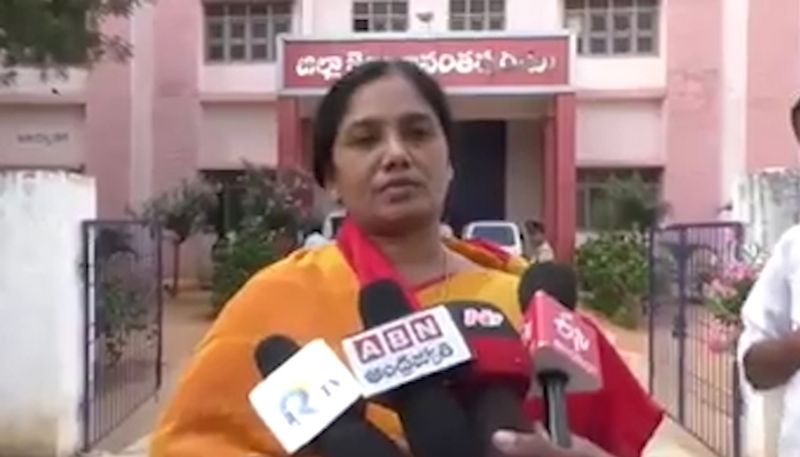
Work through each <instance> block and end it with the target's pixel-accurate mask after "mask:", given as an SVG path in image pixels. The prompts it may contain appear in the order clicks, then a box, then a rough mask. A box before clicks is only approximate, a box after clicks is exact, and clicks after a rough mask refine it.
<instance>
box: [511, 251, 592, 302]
mask: <svg viewBox="0 0 800 457" xmlns="http://www.w3.org/2000/svg"><path fill="white" fill-rule="evenodd" d="M540 290H541V291H544V292H546V293H547V295H549V296H551V297H553V298H555V299H556V301H558V302H559V303H561V304H562V305H564V306H565V307H567V308H569V309H570V310H572V311H575V306H576V304H577V302H578V280H577V278H576V275H575V270H574V269H573V268H572V266H571V265H568V264H565V263H556V262H552V261H548V262H539V263H535V264H533V265H531V266H530V267H529V268H528V269H527V270H525V273H524V274H523V275H522V278H521V279H520V282H519V288H518V289H517V298H518V299H519V303H520V306H522V312H523V313H525V311H527V309H528V305H529V304H530V302H531V298H532V297H533V294H535V293H536V292H538V291H540Z"/></svg>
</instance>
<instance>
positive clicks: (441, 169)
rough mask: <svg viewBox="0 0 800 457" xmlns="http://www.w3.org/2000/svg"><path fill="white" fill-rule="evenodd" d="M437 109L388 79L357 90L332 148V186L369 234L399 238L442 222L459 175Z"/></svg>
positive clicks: (404, 85) (394, 76)
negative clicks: (450, 187)
mask: <svg viewBox="0 0 800 457" xmlns="http://www.w3.org/2000/svg"><path fill="white" fill-rule="evenodd" d="M448 157H449V156H448V146H447V141H446V139H445V136H444V132H443V130H442V126H441V124H440V123H439V121H438V118H437V117H436V115H435V114H434V112H433V110H432V109H431V107H430V105H428V103H426V102H425V100H424V99H423V98H422V96H421V95H419V93H418V92H417V91H416V90H415V89H414V86H412V85H411V83H409V82H408V81H407V80H406V79H405V78H403V77H402V76H400V75H398V74H388V75H386V76H383V77H381V78H379V79H376V80H374V81H372V82H370V83H367V84H365V85H363V86H362V87H360V88H359V89H357V90H356V92H354V93H353V96H352V97H351V99H350V106H349V110H348V111H347V113H346V114H345V116H344V118H343V119H342V122H341V124H340V126H339V131H338V134H337V136H336V141H335V142H334V145H333V171H332V174H331V176H330V177H329V179H328V185H327V187H328V188H330V189H331V190H333V191H334V192H335V193H336V194H337V195H338V197H339V198H341V200H342V202H343V203H344V206H345V208H346V209H347V211H348V213H349V214H351V215H352V217H353V218H355V220H356V221H358V222H359V223H360V224H361V225H362V226H364V228H365V229H367V230H370V231H373V232H379V233H380V234H397V233H402V232H404V231H409V230H414V229H417V228H421V227H424V225H426V224H427V225H430V224H434V223H438V217H439V214H440V213H441V210H442V206H443V203H444V198H445V195H446V192H447V186H448V184H449V182H450V179H451V178H452V168H451V166H450V162H449V158H448Z"/></svg>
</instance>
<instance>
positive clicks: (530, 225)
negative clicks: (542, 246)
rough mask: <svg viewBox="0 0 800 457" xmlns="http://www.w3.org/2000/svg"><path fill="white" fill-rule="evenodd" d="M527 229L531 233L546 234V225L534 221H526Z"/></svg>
mask: <svg viewBox="0 0 800 457" xmlns="http://www.w3.org/2000/svg"><path fill="white" fill-rule="evenodd" d="M525 229H526V230H527V231H529V232H542V233H544V224H542V223H541V222H539V221H535V220H533V219H528V220H527V221H525Z"/></svg>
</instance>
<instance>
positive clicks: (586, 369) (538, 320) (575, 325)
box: [518, 265, 602, 448]
mask: <svg viewBox="0 0 800 457" xmlns="http://www.w3.org/2000/svg"><path fill="white" fill-rule="evenodd" d="M554 271H556V272H559V271H560V272H559V273H553V272H554ZM571 271H572V270H571V269H569V268H568V267H567V269H565V268H564V267H559V268H558V269H554V268H553V266H552V265H551V266H542V265H533V266H532V267H530V268H529V269H528V270H527V271H526V272H525V274H524V275H523V276H522V279H521V281H520V285H519V289H518V298H519V301H520V305H521V306H522V311H523V314H524V317H525V325H524V330H523V335H522V340H523V342H524V343H525V344H526V345H527V347H528V351H529V353H530V355H531V357H532V362H533V367H534V373H535V375H536V378H537V379H538V381H539V385H534V386H533V390H532V393H533V394H535V395H543V396H544V403H545V405H544V406H545V411H546V416H545V425H546V427H547V429H548V431H549V432H550V435H551V436H552V438H553V439H554V441H555V442H556V444H558V445H559V446H561V447H564V448H568V447H570V446H571V444H572V443H571V441H572V433H571V432H570V427H569V417H568V415H567V404H566V393H567V392H593V391H597V390H599V389H600V388H601V387H602V378H601V373H600V354H599V349H598V345H597V332H596V330H595V329H594V327H592V326H591V325H589V324H587V323H586V322H585V321H584V320H583V319H582V318H581V317H580V316H577V315H576V314H575V313H573V312H572V311H571V310H570V309H568V308H567V306H568V307H571V308H574V307H575V301H574V297H575V289H576V288H575V281H574V274H572V273H571ZM541 289H545V290H548V292H552V294H553V295H557V296H560V297H564V298H565V299H566V300H572V301H570V302H568V303H565V304H563V305H562V304H561V303H559V302H558V301H557V300H556V299H555V298H553V297H552V296H551V295H550V294H549V293H548V292H545V291H544V290H541ZM564 305H566V306H564Z"/></svg>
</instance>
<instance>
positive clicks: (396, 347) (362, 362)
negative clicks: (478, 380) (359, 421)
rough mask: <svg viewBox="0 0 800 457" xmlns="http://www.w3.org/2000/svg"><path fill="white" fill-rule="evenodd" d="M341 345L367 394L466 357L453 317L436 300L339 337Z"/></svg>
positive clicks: (440, 368)
mask: <svg viewBox="0 0 800 457" xmlns="http://www.w3.org/2000/svg"><path fill="white" fill-rule="evenodd" d="M342 348H343V349H344V353H345V356H346V357H347V361H348V362H349V363H350V368H351V369H352V370H353V374H354V375H355V377H356V379H357V380H358V382H360V383H361V389H362V392H363V393H364V396H365V397H367V398H369V397H372V396H375V395H378V394H381V393H383V392H387V391H389V390H392V389H395V388H397V387H400V386H402V385H404V384H407V383H409V382H413V381H416V380H417V379H420V378H422V377H424V376H427V375H430V374H433V373H438V372H440V371H445V370H447V369H450V368H452V367H454V366H456V365H460V364H462V363H464V362H467V361H469V360H471V359H472V353H471V352H470V349H469V347H468V346H467V343H466V341H465V340H464V337H463V336H462V335H461V332H459V330H458V327H457V326H456V324H455V322H454V321H453V318H452V317H451V316H450V313H449V312H448V311H447V309H445V308H444V307H441V306H437V307H436V308H431V309H428V310H425V311H420V312H417V313H413V314H410V315H408V316H406V317H403V318H401V319H396V320H393V321H391V322H387V323H385V324H383V325H379V326H377V327H373V328H371V329H369V330H367V331H365V332H362V333H359V334H357V335H354V336H351V337H348V338H345V339H344V340H343V341H342Z"/></svg>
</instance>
